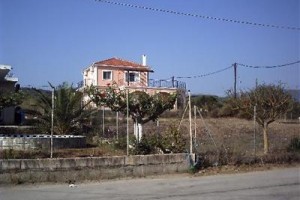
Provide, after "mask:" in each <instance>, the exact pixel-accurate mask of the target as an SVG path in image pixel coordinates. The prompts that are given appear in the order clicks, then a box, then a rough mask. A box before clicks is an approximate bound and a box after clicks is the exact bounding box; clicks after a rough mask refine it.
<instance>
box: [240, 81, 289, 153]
mask: <svg viewBox="0 0 300 200" xmlns="http://www.w3.org/2000/svg"><path fill="white" fill-rule="evenodd" d="M292 102H293V99H292V97H291V95H290V94H288V93H287V92H286V90H285V89H284V87H283V85H282V84H278V85H274V84H270V85H266V84H262V85H258V86H257V87H256V88H254V89H251V90H249V91H242V92H241V93H240V96H239V97H238V98H237V99H236V106H237V107H238V108H239V109H241V110H242V111H243V112H245V114H247V115H248V116H252V117H253V116H254V106H255V107H256V122H257V123H258V124H259V125H260V126H261V127H262V128H263V141H264V153H265V154H267V153H268V152H269V135H268V125H269V124H271V123H272V122H274V121H275V120H276V119H278V118H279V117H280V116H282V115H283V114H285V113H286V112H288V111H289V109H290V108H291V105H292Z"/></svg>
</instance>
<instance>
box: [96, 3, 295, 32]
mask: <svg viewBox="0 0 300 200" xmlns="http://www.w3.org/2000/svg"><path fill="white" fill-rule="evenodd" d="M95 1H97V2H101V3H107V4H112V5H117V6H124V7H130V8H137V9H144V10H150V11H155V12H163V13H167V14H174V15H180V16H187V17H195V18H202V19H210V20H217V21H223V22H229V23H237V24H244V25H252V26H261V27H268V28H277V29H288V30H294V31H300V27H293V26H280V25H273V24H263V23H256V22H249V21H242V20H234V19H227V18H220V17H212V16H207V15H199V14H192V13H184V12H179V11H174V10H166V9H161V8H152V7H146V6H139V5H133V4H128V3H120V2H115V1H108V0H95Z"/></svg>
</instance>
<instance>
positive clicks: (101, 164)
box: [0, 154, 191, 184]
mask: <svg viewBox="0 0 300 200" xmlns="http://www.w3.org/2000/svg"><path fill="white" fill-rule="evenodd" d="M190 165H191V156H190V155H189V154H168V155H145V156H128V157H127V156H116V157H89V158H68V159H26V160H14V159H11V160H0V184H20V183H36V182H69V181H77V182H78V181H83V180H101V179H113V178H123V177H144V176H147V175H158V174H169V173H178V172H187V171H188V169H189V168H190Z"/></svg>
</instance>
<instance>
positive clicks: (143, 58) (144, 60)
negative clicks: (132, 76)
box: [142, 54, 147, 66]
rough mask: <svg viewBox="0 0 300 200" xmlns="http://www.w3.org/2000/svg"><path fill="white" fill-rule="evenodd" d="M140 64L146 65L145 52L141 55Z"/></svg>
mask: <svg viewBox="0 0 300 200" xmlns="http://www.w3.org/2000/svg"><path fill="white" fill-rule="evenodd" d="M142 65H143V66H147V57H146V55H145V54H144V55H142Z"/></svg>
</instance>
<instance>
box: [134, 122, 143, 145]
mask: <svg viewBox="0 0 300 200" xmlns="http://www.w3.org/2000/svg"><path fill="white" fill-rule="evenodd" d="M133 133H134V136H135V138H136V141H137V142H138V143H139V142H140V141H141V139H142V135H143V125H142V124H141V123H138V122H137V121H136V122H134V126H133Z"/></svg>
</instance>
